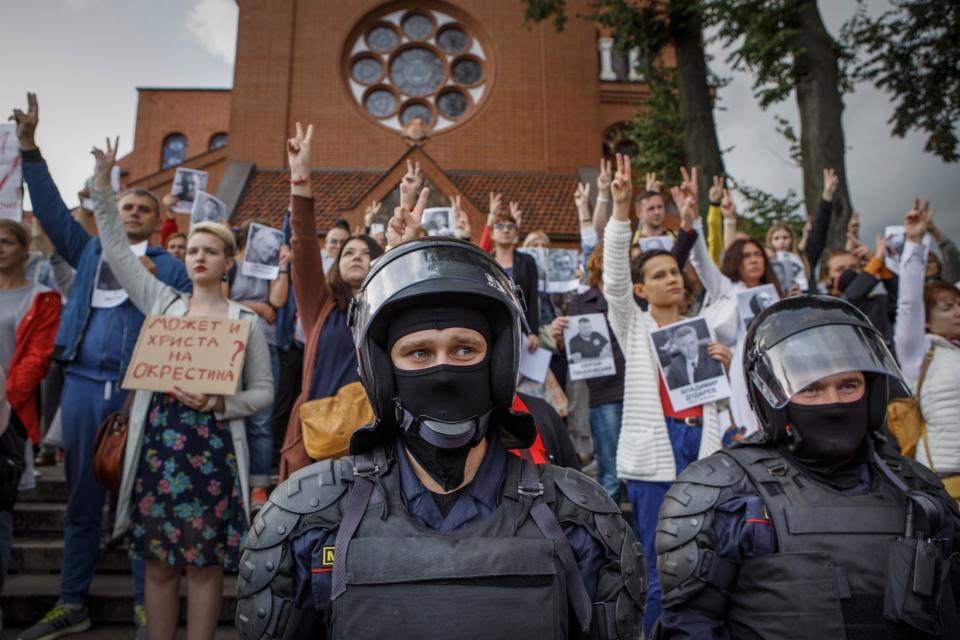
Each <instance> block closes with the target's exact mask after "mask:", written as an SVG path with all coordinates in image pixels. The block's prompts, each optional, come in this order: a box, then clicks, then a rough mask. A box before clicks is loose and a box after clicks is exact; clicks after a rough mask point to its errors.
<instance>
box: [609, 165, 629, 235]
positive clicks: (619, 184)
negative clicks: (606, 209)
mask: <svg viewBox="0 0 960 640" xmlns="http://www.w3.org/2000/svg"><path fill="white" fill-rule="evenodd" d="M631 171H632V167H631V165H630V158H629V156H626V155H623V154H621V153H618V154H617V174H616V175H615V176H614V178H613V182H612V183H610V192H611V194H612V195H613V217H614V218H616V219H617V220H621V221H623V220H629V219H630V206H631V204H632V203H633V180H632V177H631Z"/></svg>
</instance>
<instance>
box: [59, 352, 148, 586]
mask: <svg viewBox="0 0 960 640" xmlns="http://www.w3.org/2000/svg"><path fill="white" fill-rule="evenodd" d="M108 384H109V385H110V391H109V393H108V392H107V385H108ZM107 396H109V397H107ZM126 397H127V392H126V391H123V390H121V389H120V386H119V385H118V384H115V383H106V382H99V381H97V380H90V379H89V378H84V377H83V376H78V375H73V374H71V373H69V371H68V372H67V376H66V379H65V380H64V383H63V394H62V396H61V400H60V406H61V410H62V414H63V458H64V467H65V471H66V476H67V491H68V492H69V494H70V497H69V498H68V500H67V514H66V518H65V524H64V531H63V563H62V565H61V571H60V598H61V599H62V600H63V601H64V602H66V603H68V604H82V603H83V602H84V601H85V600H86V598H87V592H88V591H89V590H90V582H91V581H92V580H93V575H94V573H95V572H96V565H97V558H98V557H99V556H100V534H101V525H102V521H103V501H104V499H105V497H106V490H105V489H104V488H103V486H101V485H100V483H98V482H97V481H96V480H95V479H94V477H93V444H94V440H95V439H96V436H97V429H98V428H99V427H100V424H101V423H102V422H103V421H104V420H105V419H106V417H107V416H108V415H110V414H111V413H113V412H115V411H119V410H120V408H121V407H122V406H123V402H124V400H125V399H126ZM120 508H125V507H124V506H123V505H120ZM143 574H144V565H143V561H142V560H134V561H133V595H134V601H135V602H136V603H137V604H142V603H143Z"/></svg>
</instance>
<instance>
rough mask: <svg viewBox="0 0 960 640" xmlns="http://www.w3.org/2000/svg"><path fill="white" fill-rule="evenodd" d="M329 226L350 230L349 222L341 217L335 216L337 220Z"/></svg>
mask: <svg viewBox="0 0 960 640" xmlns="http://www.w3.org/2000/svg"><path fill="white" fill-rule="evenodd" d="M331 228H340V229H343V230H345V231H350V223H349V222H347V221H346V220H344V219H343V218H337V221H336V222H334V223H333V227H331Z"/></svg>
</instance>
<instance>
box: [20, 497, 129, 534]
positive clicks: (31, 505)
mask: <svg viewBox="0 0 960 640" xmlns="http://www.w3.org/2000/svg"><path fill="white" fill-rule="evenodd" d="M66 515H67V512H66V505H64V504H61V503H57V502H24V503H18V504H17V505H16V507H14V509H13V534H14V536H15V537H20V536H30V537H34V536H38V535H41V536H42V535H51V534H56V535H58V536H63V529H64V521H65V520H66ZM110 524H111V522H110V518H109V513H108V511H107V509H106V508H104V510H103V524H102V527H103V529H102V530H103V531H107V530H108V529H107V527H108V526H110Z"/></svg>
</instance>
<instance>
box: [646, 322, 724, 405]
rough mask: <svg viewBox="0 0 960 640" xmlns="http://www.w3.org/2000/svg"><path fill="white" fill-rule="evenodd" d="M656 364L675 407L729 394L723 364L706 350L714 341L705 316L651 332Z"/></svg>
mask: <svg viewBox="0 0 960 640" xmlns="http://www.w3.org/2000/svg"><path fill="white" fill-rule="evenodd" d="M650 341H651V342H652V343H653V349H654V351H655V353H656V354H657V367H658V368H659V369H660V375H661V376H662V377H663V382H664V385H665V386H666V387H667V392H668V393H669V395H670V404H672V405H673V408H674V410H676V411H683V410H684V409H689V408H690V407H695V406H697V405H701V404H704V403H706V402H715V401H717V400H723V399H724V398H729V397H730V382H729V381H728V380H727V374H726V372H724V370H723V364H722V363H721V362H720V361H719V360H715V359H714V358H712V357H711V356H710V354H709V353H708V352H707V347H708V345H709V344H710V342H712V341H713V338H712V336H711V335H710V328H709V327H708V326H707V321H706V320H705V319H704V318H693V319H692V320H683V321H681V322H676V323H674V324H670V325H667V326H665V327H662V328H660V329H657V330H656V331H651V332H650Z"/></svg>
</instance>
